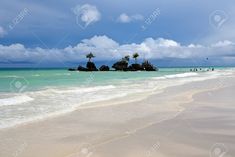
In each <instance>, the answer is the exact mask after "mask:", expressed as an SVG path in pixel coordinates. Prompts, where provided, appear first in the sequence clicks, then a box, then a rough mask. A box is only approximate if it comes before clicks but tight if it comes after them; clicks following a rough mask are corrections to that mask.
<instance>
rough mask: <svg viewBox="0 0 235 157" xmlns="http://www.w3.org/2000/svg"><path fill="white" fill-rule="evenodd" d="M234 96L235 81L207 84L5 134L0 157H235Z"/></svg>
mask: <svg viewBox="0 0 235 157" xmlns="http://www.w3.org/2000/svg"><path fill="white" fill-rule="evenodd" d="M221 82H222V83H221ZM234 92H235V79H234V78H220V79H214V80H207V81H202V82H197V83H196V82H195V83H190V84H186V85H183V86H177V87H171V88H168V89H167V90H166V91H164V92H163V93H160V94H154V95H151V96H149V97H148V98H146V99H143V100H139V101H137V102H129V103H121V104H115V105H109V104H113V101H107V102H102V105H103V107H95V108H87V109H82V110H78V111H75V112H72V113H70V114H67V115H64V116H60V117H57V118H51V119H48V120H45V121H41V122H35V123H31V124H28V125H25V126H18V127H15V128H10V129H4V130H0V139H1V141H0V157H9V156H14V157H16V156H17V157H32V156H33V157H91V156H92V157H93V156H94V157H111V156H112V157H150V156H154V157H155V156H158V157H161V156H163V157H172V156H175V157H191V156H192V157H194V156H195V157H196V156H197V157H198V156H206V157H210V156H212V157H223V156H226V157H230V156H231V157H232V156H235V104H234V102H235V101H234V100H235V96H234ZM97 105H100V104H97Z"/></svg>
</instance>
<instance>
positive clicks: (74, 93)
mask: <svg viewBox="0 0 235 157" xmlns="http://www.w3.org/2000/svg"><path fill="white" fill-rule="evenodd" d="M203 71H206V69H203V70H202V71H201V72H197V73H196V72H190V69H189V68H163V69H160V71H158V72H70V71H67V70H66V69H39V70H32V69H7V70H6V69H4V70H0V87H1V88H0V128H6V127H11V126H15V125H18V124H22V123H25V122H30V121H33V120H38V119H44V118H47V117H49V116H55V115H60V114H63V113H67V112H71V111H74V110H76V109H78V108H79V107H80V106H82V105H83V106H84V105H86V104H87V103H89V102H97V101H102V100H109V99H113V98H118V97H124V96H128V95H130V94H135V93H146V94H147V93H150V92H155V91H158V90H162V89H164V88H166V87H170V86H174V85H181V84H185V83H188V82H192V81H202V80H206V79H212V78H216V77H218V76H220V75H223V74H224V75H229V74H230V73H229V72H231V69H227V68H226V69H220V70H219V71H215V72H203Z"/></svg>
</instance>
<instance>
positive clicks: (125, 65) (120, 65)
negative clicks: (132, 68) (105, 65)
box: [112, 60, 128, 71]
mask: <svg viewBox="0 0 235 157" xmlns="http://www.w3.org/2000/svg"><path fill="white" fill-rule="evenodd" d="M112 68H114V69H115V70H121V71H127V70H128V62H126V61H124V60H121V61H118V62H116V63H114V64H113V66H112Z"/></svg>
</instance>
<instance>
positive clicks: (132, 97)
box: [0, 72, 217, 131]
mask: <svg viewBox="0 0 235 157" xmlns="http://www.w3.org/2000/svg"><path fill="white" fill-rule="evenodd" d="M186 74H187V75H186ZM189 74H193V72H186V73H179V74H175V75H167V77H166V76H164V78H168V79H173V78H176V79H177V78H184V77H185V75H186V76H187V77H188V75H189ZM196 74H197V75H196ZM199 74H200V73H199ZM199 74H198V73H195V75H192V76H191V75H189V76H191V77H192V78H194V76H199ZM202 74H207V75H208V74H210V73H209V72H204V73H202ZM172 76H174V77H172ZM187 77H185V79H188V82H187V81H186V82H184V83H178V84H177V83H176V84H175V85H174V84H173V85H170V86H166V87H161V88H160V89H158V88H156V87H155V88H154V90H151V91H143V92H136V93H130V94H127V95H125V96H120V97H114V98H108V99H106V100H98V101H94V102H84V103H80V104H79V105H76V106H77V107H76V108H75V109H74V108H73V109H71V110H64V111H58V112H56V113H53V114H51V115H47V116H44V117H41V116H39V117H35V118H33V119H31V120H26V121H24V122H21V123H20V124H14V125H12V126H7V127H4V128H0V131H1V130H7V129H11V128H13V129H14V128H17V127H21V126H25V125H26V126H27V125H30V124H32V123H37V122H41V121H46V120H47V119H53V118H57V117H59V116H64V115H67V114H70V113H72V112H76V111H77V110H84V109H89V108H97V107H106V106H112V105H119V104H125V103H131V102H132V103H134V102H137V101H141V100H143V99H147V98H148V97H149V96H151V95H154V94H160V93H162V92H164V91H165V90H167V89H168V88H172V87H177V86H182V85H185V84H188V83H192V82H201V81H204V79H203V80H200V79H199V80H191V81H190V79H191V78H187ZM202 78H203V77H202ZM148 79H153V78H148ZM155 79H157V80H161V79H162V77H156V78H155ZM213 79H217V78H213V77H212V78H205V80H213ZM173 81H176V80H173ZM176 82H177V81H176ZM36 92H40V91H36Z"/></svg>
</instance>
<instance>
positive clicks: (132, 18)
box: [117, 13, 144, 23]
mask: <svg viewBox="0 0 235 157" xmlns="http://www.w3.org/2000/svg"><path fill="white" fill-rule="evenodd" d="M141 20H144V17H143V16H142V15H140V14H135V15H127V14H126V13H122V14H121V15H119V17H118V18H117V21H118V22H120V23H130V22H133V21H141Z"/></svg>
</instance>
